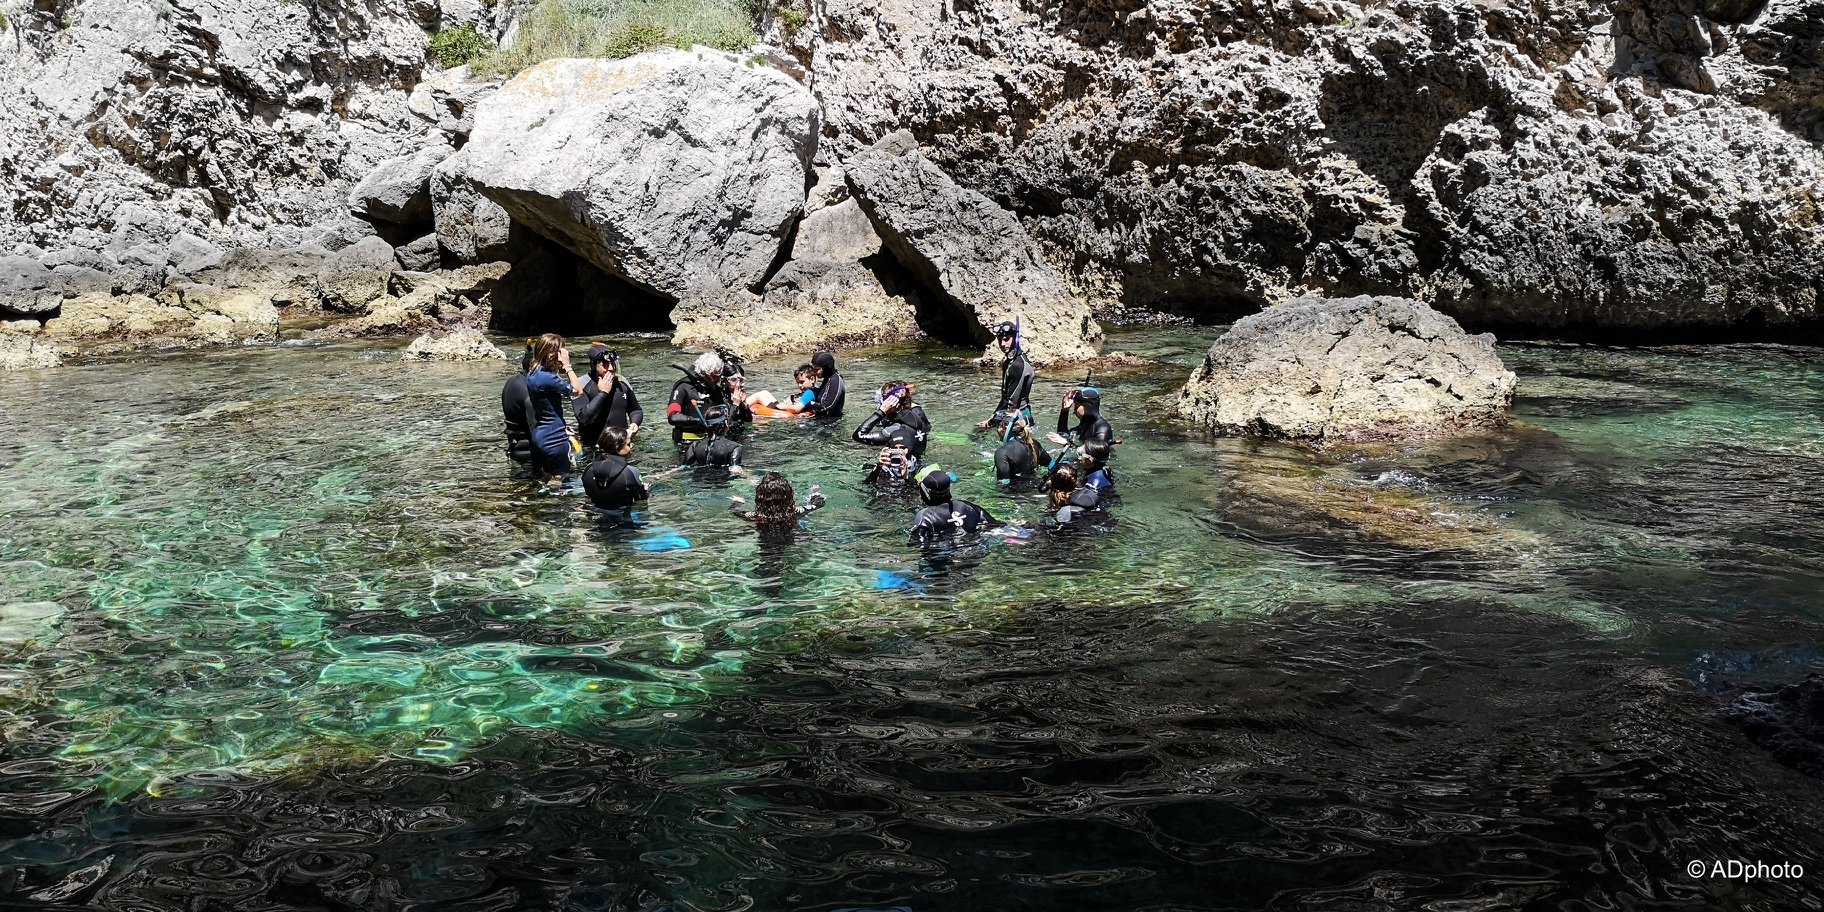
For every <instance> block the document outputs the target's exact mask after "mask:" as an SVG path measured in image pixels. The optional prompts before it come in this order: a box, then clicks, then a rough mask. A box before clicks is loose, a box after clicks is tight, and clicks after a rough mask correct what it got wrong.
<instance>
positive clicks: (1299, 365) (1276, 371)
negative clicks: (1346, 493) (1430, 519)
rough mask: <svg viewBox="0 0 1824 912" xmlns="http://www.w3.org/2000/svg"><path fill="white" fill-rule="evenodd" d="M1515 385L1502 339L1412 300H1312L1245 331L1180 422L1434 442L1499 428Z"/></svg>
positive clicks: (1192, 384) (1201, 373)
mask: <svg viewBox="0 0 1824 912" xmlns="http://www.w3.org/2000/svg"><path fill="white" fill-rule="evenodd" d="M1513 398H1514V374H1513V372H1512V371H1509V370H1508V369H1507V368H1506V367H1505V366H1503V365H1502V363H1501V356H1500V355H1499V354H1497V353H1496V352H1495V339H1494V337H1493V336H1489V335H1481V336H1471V335H1469V334H1468V333H1465V332H1464V331H1463V329H1462V327H1460V326H1458V325H1457V323H1456V321H1454V320H1452V319H1450V318H1449V317H1446V316H1444V315H1443V314H1440V313H1438V312H1437V311H1435V310H1432V309H1431V308H1429V307H1427V306H1425V305H1423V304H1420V303H1418V302H1417V301H1411V300H1407V299H1404V298H1390V297H1371V296H1368V295H1362V296H1359V297H1354V298H1345V299H1341V300H1336V299H1323V298H1302V299H1299V300H1296V301H1292V302H1289V303H1286V304H1282V305H1280V306H1278V307H1274V308H1271V309H1269V310H1267V311H1264V312H1262V313H1258V314H1254V315H1253V316H1249V317H1245V318H1243V319H1241V320H1237V321H1236V322H1235V325H1234V327H1232V328H1231V329H1230V330H1229V331H1228V333H1227V334H1225V335H1224V336H1223V337H1222V338H1220V339H1217V340H1216V342H1215V344H1213V345H1211V346H1210V351H1209V354H1207V355H1205V356H1204V359H1203V364H1201V365H1199V366H1198V367H1197V369H1196V370H1195V371H1193V372H1192V373H1191V379H1190V381H1189V382H1188V383H1186V384H1185V386H1184V388H1183V389H1182V390H1180V391H1179V393H1178V403H1177V406H1176V407H1175V409H1174V411H1175V412H1176V414H1177V415H1178V417H1180V418H1183V419H1184V420H1186V421H1189V422H1191V423H1192V424H1195V425H1197V426H1198V427H1202V428H1206V429H1208V430H1211V431H1214V432H1216V433H1218V434H1235V435H1251V436H1257V437H1283V438H1298V439H1309V440H1339V439H1341V440H1351V439H1358V440H1359V439H1364V438H1382V437H1426V436H1435V435H1439V434H1445V433H1452V432H1457V431H1463V430H1467V429H1471V428H1477V427H1485V426H1489V425H1494V424H1500V423H1502V422H1503V421H1505V420H1506V416H1507V407H1508V405H1509V403H1511V402H1512V401H1513Z"/></svg>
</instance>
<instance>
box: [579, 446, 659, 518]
mask: <svg viewBox="0 0 1824 912" xmlns="http://www.w3.org/2000/svg"><path fill="white" fill-rule="evenodd" d="M583 490H584V491H586V492H588V494H589V499H590V500H591V501H592V502H594V503H595V505H596V506H598V507H601V508H602V509H604V510H617V511H619V510H630V509H632V508H633V505H634V504H636V503H639V502H640V501H642V500H645V499H646V484H645V483H644V482H642V481H641V480H640V470H639V469H636V468H634V467H633V466H631V465H628V463H627V458H626V457H624V456H616V455H612V454H611V455H607V456H600V457H597V458H596V460H595V461H594V462H591V463H589V468H588V469H586V470H584V472H583Z"/></svg>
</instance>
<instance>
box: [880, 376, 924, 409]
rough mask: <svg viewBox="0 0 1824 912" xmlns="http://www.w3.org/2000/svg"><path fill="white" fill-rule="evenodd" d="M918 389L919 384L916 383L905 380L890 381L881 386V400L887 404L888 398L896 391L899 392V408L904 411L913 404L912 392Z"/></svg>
mask: <svg viewBox="0 0 1824 912" xmlns="http://www.w3.org/2000/svg"><path fill="white" fill-rule="evenodd" d="M916 389H918V384H916V383H907V382H906V381H904V380H888V381H887V382H885V383H882V384H881V385H880V400H881V402H883V403H884V402H886V400H887V397H888V396H890V395H892V394H893V391H894V390H899V408H902V409H903V408H905V407H906V406H908V405H911V404H912V391H913V390H916Z"/></svg>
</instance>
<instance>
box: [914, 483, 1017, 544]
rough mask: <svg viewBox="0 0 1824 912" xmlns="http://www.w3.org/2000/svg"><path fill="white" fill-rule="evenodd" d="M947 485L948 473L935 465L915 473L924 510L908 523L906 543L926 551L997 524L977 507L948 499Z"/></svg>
mask: <svg viewBox="0 0 1824 912" xmlns="http://www.w3.org/2000/svg"><path fill="white" fill-rule="evenodd" d="M951 481H952V479H951V477H950V473H949V472H946V471H944V470H943V469H942V468H941V467H939V466H937V465H930V466H926V467H925V468H924V469H921V470H920V471H919V473H918V496H919V498H920V499H921V500H923V501H924V502H925V508H924V509H923V510H920V511H918V517H917V518H916V519H914V520H913V521H912V534H911V535H910V536H909V537H908V538H907V541H908V542H909V543H911V544H913V545H916V546H918V547H926V546H929V545H934V544H938V543H939V542H942V541H945V540H947V539H950V538H952V537H955V536H964V535H972V534H974V533H976V532H979V531H981V530H983V529H991V528H993V527H995V526H998V525H1000V524H1001V523H1000V520H997V519H995V518H994V517H993V516H990V515H988V511H987V510H984V509H982V508H981V507H980V506H979V505H977V504H973V503H970V502H969V501H967V500H959V499H957V498H954V497H952V496H950V482H951Z"/></svg>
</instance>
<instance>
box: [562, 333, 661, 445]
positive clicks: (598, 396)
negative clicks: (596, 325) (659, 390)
mask: <svg viewBox="0 0 1824 912" xmlns="http://www.w3.org/2000/svg"><path fill="white" fill-rule="evenodd" d="M575 405H576V432H577V436H578V437H579V438H580V439H582V440H583V442H584V443H586V444H587V445H588V446H590V447H594V448H596V451H597V453H598V455H599V453H600V452H601V451H600V448H599V447H596V442H597V441H599V440H600V439H601V438H602V431H603V430H605V429H607V428H611V427H613V428H621V429H624V430H625V431H627V434H628V437H629V439H631V438H632V435H634V434H637V433H639V431H640V425H641V424H642V423H644V422H645V420H646V412H645V411H644V410H642V409H641V408H640V399H639V397H638V396H635V395H634V394H633V387H632V386H629V385H628V384H627V381H626V380H623V379H621V358H620V355H619V353H617V352H615V351H614V350H613V349H610V348H609V347H608V346H606V345H603V344H602V343H600V342H597V343H595V344H594V345H591V346H589V379H588V380H587V381H586V382H584V383H583V395H582V396H581V397H580V398H578V399H577V400H576V402H575Z"/></svg>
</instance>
